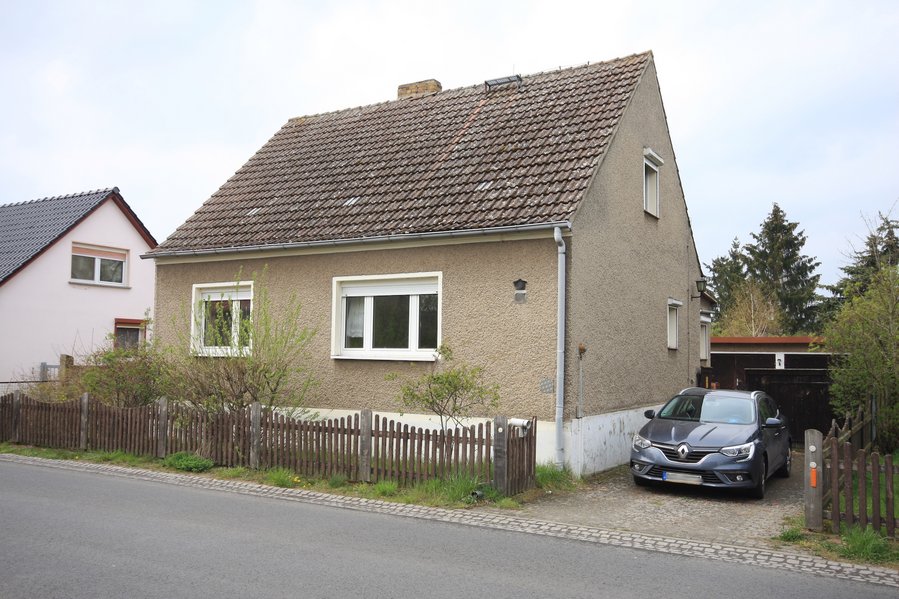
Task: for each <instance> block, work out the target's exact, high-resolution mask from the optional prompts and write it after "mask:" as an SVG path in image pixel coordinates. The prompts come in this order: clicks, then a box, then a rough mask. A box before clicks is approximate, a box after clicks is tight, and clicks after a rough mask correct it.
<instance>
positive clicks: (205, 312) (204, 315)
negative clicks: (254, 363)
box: [191, 282, 253, 356]
mask: <svg viewBox="0 0 899 599" xmlns="http://www.w3.org/2000/svg"><path fill="white" fill-rule="evenodd" d="M252 311H253V283H252V282H232V283H206V284H202V285H194V286H193V313H192V318H191V343H192V345H193V348H192V349H193V351H194V353H196V354H197V355H200V356H239V355H241V354H243V353H244V352H247V351H249V350H250V348H251V341H252V340H251V339H250V323H251V320H250V319H251V317H252Z"/></svg>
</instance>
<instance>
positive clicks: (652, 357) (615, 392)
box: [566, 64, 699, 417]
mask: <svg viewBox="0 0 899 599" xmlns="http://www.w3.org/2000/svg"><path fill="white" fill-rule="evenodd" d="M644 147H648V148H652V150H653V151H654V152H655V153H656V154H658V155H659V156H661V157H662V158H663V159H664V161H665V163H664V165H663V166H662V167H661V168H660V174H659V176H660V198H661V207H660V211H659V218H656V217H654V216H652V215H650V214H648V213H646V212H644V210H643V148H644ZM570 251H571V264H570V270H571V274H570V277H571V286H570V298H569V312H568V321H569V325H570V328H569V331H570V334H569V337H568V339H567V340H566V343H567V356H568V366H567V373H566V380H567V382H566V385H567V387H568V389H570V390H571V392H570V393H569V394H568V399H567V400H566V417H570V416H571V415H573V414H574V412H573V410H574V407H575V405H576V402H577V390H578V360H577V347H578V344H579V343H584V344H585V345H586V347H587V352H586V353H585V354H584V356H583V373H584V374H583V387H584V406H585V413H586V414H588V415H589V414H598V413H604V412H610V411H614V410H623V409H626V408H632V407H636V406H646V405H651V404H656V403H660V402H662V401H663V400H665V399H666V398H667V397H668V396H670V395H671V394H673V393H674V392H676V391H677V390H679V389H682V388H684V387H687V386H690V385H692V384H694V382H695V381H694V380H693V379H694V377H695V373H696V370H697V368H698V367H699V300H692V301H691V299H690V296H691V295H694V296H695V295H697V292H696V287H695V281H696V279H698V278H699V266H698V260H697V257H696V252H695V249H694V247H693V242H692V237H691V234H690V228H689V223H688V219H687V213H686V207H685V203H684V197H683V192H682V190H681V186H680V180H679V177H678V172H677V166H676V164H675V162H674V151H673V149H672V146H671V140H670V138H669V134H668V129H667V124H666V122H665V116H664V112H663V109H662V104H661V95H660V93H659V87H658V82H657V80H656V75H655V70H654V68H653V66H652V64H650V66H649V68H648V69H647V72H646V73H645V74H644V76H643V79H642V81H641V83H640V85H639V86H638V88H637V90H636V92H635V96H634V98H633V99H632V102H631V105H630V107H629V108H628V110H627V111H626V113H625V115H624V117H623V118H622V120H621V123H620V127H619V129H618V132H617V134H616V137H615V140H614V142H613V143H612V145H611V148H610V149H609V152H608V153H607V155H606V157H605V159H604V160H603V162H602V165H601V168H600V170H599V172H598V175H597V177H596V179H595V180H594V182H593V184H592V186H591V188H590V190H589V192H588V194H587V197H586V199H585V201H584V203H583V204H582V206H581V208H580V210H579V212H578V213H577V215H576V217H575V219H574V222H573V235H572V240H571V243H570ZM668 298H673V299H675V300H678V301H680V302H682V303H683V306H682V308H681V309H680V313H679V325H680V326H679V340H678V345H679V349H677V350H669V349H668V348H667V302H668Z"/></svg>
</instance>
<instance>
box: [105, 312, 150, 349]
mask: <svg viewBox="0 0 899 599" xmlns="http://www.w3.org/2000/svg"><path fill="white" fill-rule="evenodd" d="M146 327H147V325H146V322H145V321H143V320H140V319H134V318H116V319H115V331H114V337H113V343H114V344H115V348H116V349H134V348H136V347H138V346H140V344H141V343H142V342H143V341H144V340H145V339H146V331H147V328H146Z"/></svg>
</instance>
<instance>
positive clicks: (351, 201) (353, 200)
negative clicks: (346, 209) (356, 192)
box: [343, 196, 362, 206]
mask: <svg viewBox="0 0 899 599" xmlns="http://www.w3.org/2000/svg"><path fill="white" fill-rule="evenodd" d="M361 199H362V198H361V197H359V196H353V197H351V198H350V199H348V200H346V201H345V202H344V203H343V205H344V206H352V205H353V204H355V203H356V202H358V201H359V200H361Z"/></svg>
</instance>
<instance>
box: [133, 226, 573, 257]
mask: <svg viewBox="0 0 899 599" xmlns="http://www.w3.org/2000/svg"><path fill="white" fill-rule="evenodd" d="M557 227H564V228H567V229H569V230H571V222H570V221H567V220H566V221H558V222H555V221H553V222H545V223H535V224H530V225H511V226H507V227H488V228H483V229H468V230H453V231H432V232H428V233H409V234H401V235H380V236H375V237H357V238H351V239H324V240H320V241H303V242H297V243H278V244H271V245H249V246H238V247H223V248H203V249H187V250H171V251H165V250H162V251H155V250H154V251H151V252H147V253H146V254H141V258H143V259H148V258H168V257H174V256H211V255H217V254H243V253H247V252H264V251H276V250H295V249H302V248H316V247H338V246H347V245H362V244H371V243H391V242H402V241H412V240H426V239H434V240H439V239H453V238H459V237H476V236H482V235H499V234H503V233H526V232H533V231H549V230H553V229H555V228H557Z"/></svg>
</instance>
